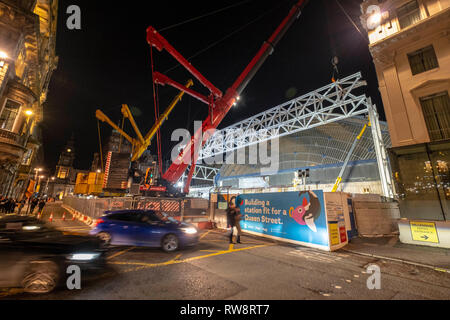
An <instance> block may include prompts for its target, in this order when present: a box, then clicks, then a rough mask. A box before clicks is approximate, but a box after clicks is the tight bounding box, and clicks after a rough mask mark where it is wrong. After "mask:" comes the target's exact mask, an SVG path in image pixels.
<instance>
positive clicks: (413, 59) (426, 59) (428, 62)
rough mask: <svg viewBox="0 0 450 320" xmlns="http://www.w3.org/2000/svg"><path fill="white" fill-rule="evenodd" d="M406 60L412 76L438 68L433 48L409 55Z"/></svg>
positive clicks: (429, 47)
mask: <svg viewBox="0 0 450 320" xmlns="http://www.w3.org/2000/svg"><path fill="white" fill-rule="evenodd" d="M408 59H409V65H410V66H411V72H412V74H413V76H414V75H416V74H419V73H422V72H425V71H428V70H431V69H435V68H438V67H439V63H438V60H437V58H436V53H435V52H434V48H433V46H428V47H426V48H423V49H420V50H417V51H415V52H412V53H409V54H408Z"/></svg>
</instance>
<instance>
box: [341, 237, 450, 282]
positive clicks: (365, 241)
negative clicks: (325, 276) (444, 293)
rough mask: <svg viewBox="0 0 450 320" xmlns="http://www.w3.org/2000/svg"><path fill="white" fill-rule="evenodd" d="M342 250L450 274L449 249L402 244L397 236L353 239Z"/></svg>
mask: <svg viewBox="0 0 450 320" xmlns="http://www.w3.org/2000/svg"><path fill="white" fill-rule="evenodd" d="M342 250H343V251H346V252H351V253H356V254H361V255H366V256H371V257H379V258H383V259H390V260H395V261H399V262H402V263H406V264H411V265H417V266H424V267H429V268H433V269H436V270H437V271H443V272H448V273H450V249H445V248H435V247H428V246H419V245H411V244H404V243H401V242H400V240H399V238H398V236H392V237H378V238H354V239H351V241H350V243H349V244H348V245H347V246H345V247H344V248H343V249H342Z"/></svg>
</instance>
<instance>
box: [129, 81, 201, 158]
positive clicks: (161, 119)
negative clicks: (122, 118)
mask: <svg viewBox="0 0 450 320" xmlns="http://www.w3.org/2000/svg"><path fill="white" fill-rule="evenodd" d="M193 85H194V82H193V81H192V80H191V79H189V80H188V82H187V83H186V88H190V87H192V86H193ZM183 96H184V91H181V92H180V93H178V94H177V96H176V97H175V98H174V99H173V100H172V102H171V103H170V104H169V106H168V107H167V109H166V110H165V111H164V113H163V114H162V115H161V116H160V117H159V119H158V120H157V121H156V122H155V124H154V125H153V127H152V128H151V129H150V130H149V132H148V133H147V135H146V136H145V138H144V143H142V144H140V145H138V146H137V149H136V151H135V153H134V155H133V157H132V159H131V160H132V161H136V160H137V159H139V158H140V157H141V156H142V154H143V153H144V151H145V150H147V148H148V146H149V145H150V144H151V142H152V139H153V137H154V136H155V134H156V133H157V132H158V130H159V128H161V126H162V125H163V123H164V121H166V120H167V118H168V116H169V114H170V113H171V112H172V111H173V109H174V108H175V106H176V105H177V104H178V102H180V101H181V99H182V98H183Z"/></svg>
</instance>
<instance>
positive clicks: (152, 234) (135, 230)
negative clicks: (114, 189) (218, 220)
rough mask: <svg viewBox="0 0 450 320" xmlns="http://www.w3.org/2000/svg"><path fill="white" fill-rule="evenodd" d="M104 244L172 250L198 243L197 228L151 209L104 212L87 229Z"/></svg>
mask: <svg viewBox="0 0 450 320" xmlns="http://www.w3.org/2000/svg"><path fill="white" fill-rule="evenodd" d="M90 234H91V235H95V236H97V237H99V238H100V239H101V240H103V241H104V243H105V244H111V245H126V246H140V247H158V248H162V249H163V250H164V251H166V252H173V251H175V250H177V249H179V248H181V247H186V246H193V245H196V244H197V243H198V240H199V235H198V231H197V229H196V228H195V227H194V226H192V225H189V224H186V223H184V222H180V221H178V220H175V219H173V218H171V217H169V216H167V215H166V214H164V213H161V212H156V211H150V210H123V211H106V212H105V215H104V216H102V217H101V218H100V219H97V222H96V225H95V227H94V229H92V230H91V231H90Z"/></svg>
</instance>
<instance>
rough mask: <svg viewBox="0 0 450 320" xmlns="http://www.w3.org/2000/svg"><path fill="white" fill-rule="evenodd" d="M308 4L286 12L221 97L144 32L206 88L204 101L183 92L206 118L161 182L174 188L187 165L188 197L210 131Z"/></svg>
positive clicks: (164, 80)
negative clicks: (203, 106) (206, 111)
mask: <svg viewBox="0 0 450 320" xmlns="http://www.w3.org/2000/svg"><path fill="white" fill-rule="evenodd" d="M307 2H308V0H299V1H298V2H297V3H296V4H295V5H294V6H293V8H292V9H291V10H290V12H289V14H288V15H287V16H286V18H285V19H284V20H283V21H282V22H281V24H280V25H279V26H278V28H277V29H276V30H275V31H274V33H273V34H272V35H271V37H270V38H269V39H268V40H267V41H266V42H264V44H263V45H262V47H261V49H260V50H259V51H258V53H257V54H256V55H255V57H254V58H253V59H252V60H251V61H250V63H249V64H248V66H247V67H246V68H245V69H244V71H243V72H242V73H241V74H240V76H239V77H238V78H237V79H236V81H235V82H234V83H233V85H232V86H231V87H230V88H229V89H228V90H227V91H226V93H225V95H222V92H221V91H220V90H219V89H217V88H216V87H215V86H214V85H212V84H211V83H210V82H209V81H208V80H207V79H206V78H205V77H204V76H203V75H202V74H201V73H200V72H199V71H198V70H197V69H195V68H194V67H193V66H192V65H191V64H190V63H189V62H188V61H187V60H186V59H185V58H184V57H183V56H182V55H181V54H180V53H179V52H178V51H176V50H175V49H174V48H173V47H172V46H171V45H170V44H169V43H168V42H167V40H166V39H164V38H163V37H162V36H161V35H160V34H159V33H158V32H157V31H156V30H155V29H154V28H153V27H149V28H148V29H147V42H148V43H149V45H150V46H152V47H156V48H157V49H158V50H159V51H162V50H163V49H165V50H167V52H168V53H170V54H171V55H172V56H173V57H174V58H175V59H176V60H177V61H178V62H180V64H182V65H183V66H184V67H185V68H186V69H187V70H188V71H189V72H190V73H191V74H192V75H193V76H194V77H196V78H197V79H198V80H199V81H200V82H201V83H202V84H203V85H204V86H205V87H206V88H208V89H209V91H210V95H209V97H205V96H203V95H201V94H199V93H197V92H195V91H193V90H185V92H186V93H187V94H189V95H191V96H193V97H195V98H196V99H198V100H200V101H202V102H204V103H206V104H208V106H209V115H208V117H207V118H206V120H205V121H203V123H202V127H201V128H200V129H198V130H197V131H196V132H195V133H194V136H193V137H192V138H191V140H190V142H189V143H188V144H187V146H186V147H185V148H184V150H183V151H182V152H180V154H179V155H178V157H177V159H175V161H173V163H172V165H171V166H170V167H169V169H168V170H167V171H166V172H165V173H164V175H163V179H165V180H166V181H167V182H169V183H171V184H174V183H175V182H177V181H178V180H179V179H180V178H181V176H182V175H183V173H184V172H185V171H186V169H187V167H188V166H189V165H190V169H189V174H188V177H187V180H186V184H185V188H184V192H185V193H188V191H189V185H190V182H191V180H192V176H193V174H194V170H195V165H196V163H197V159H198V153H199V151H200V148H201V147H202V146H203V145H204V144H205V143H206V141H207V140H208V139H209V138H210V136H211V134H212V129H216V128H217V127H218V126H219V124H220V123H221V122H222V120H223V119H224V118H225V116H226V115H227V113H228V112H229V110H230V109H231V107H232V106H233V104H234V103H235V101H236V99H237V98H238V97H239V95H240V93H242V91H243V90H244V89H245V87H246V86H247V85H248V83H249V82H250V81H251V80H252V78H253V77H254V76H255V74H256V73H257V71H258V70H259V69H260V68H261V66H262V65H263V63H264V62H265V60H266V59H267V58H268V57H269V55H270V54H272V52H273V50H274V48H275V46H276V45H277V44H278V42H279V41H280V40H281V38H282V37H283V36H284V35H285V33H286V32H287V31H288V29H289V28H290V27H291V25H292V24H293V23H294V21H295V20H296V19H298V18H299V17H300V14H301V10H302V8H303V7H304V6H305V5H306V3H307ZM153 79H154V81H155V83H157V84H162V85H165V84H168V85H171V86H173V87H175V88H178V89H180V90H182V88H180V86H179V84H178V83H177V82H175V81H174V80H172V79H170V78H169V77H167V76H165V75H161V74H160V73H156V72H155V73H154V74H153Z"/></svg>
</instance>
